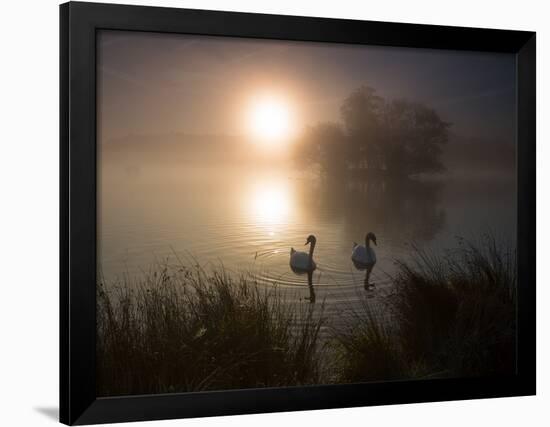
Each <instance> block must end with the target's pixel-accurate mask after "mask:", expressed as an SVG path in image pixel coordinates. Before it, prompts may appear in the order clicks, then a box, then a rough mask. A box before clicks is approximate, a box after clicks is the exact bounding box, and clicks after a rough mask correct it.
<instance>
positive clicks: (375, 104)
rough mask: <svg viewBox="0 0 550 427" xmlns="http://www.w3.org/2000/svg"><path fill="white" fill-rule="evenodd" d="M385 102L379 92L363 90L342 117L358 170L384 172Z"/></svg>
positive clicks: (356, 93)
mask: <svg viewBox="0 0 550 427" xmlns="http://www.w3.org/2000/svg"><path fill="white" fill-rule="evenodd" d="M384 107H385V102H384V99H383V98H382V97H380V96H378V95H376V90H375V89H373V88H371V87H369V86H362V87H360V88H358V89H357V90H355V91H354V92H353V93H352V94H351V95H350V96H348V97H347V98H346V99H345V100H344V103H343V104H342V107H341V108H340V114H341V116H342V121H343V124H344V129H345V132H346V135H347V136H348V137H349V139H348V143H349V145H350V148H351V149H350V150H349V153H350V154H351V155H352V157H351V158H350V159H349V160H350V163H351V166H352V167H354V168H357V169H371V170H373V169H381V162H382V158H381V151H380V139H381V136H382V134H383V120H384V117H383V116H384Z"/></svg>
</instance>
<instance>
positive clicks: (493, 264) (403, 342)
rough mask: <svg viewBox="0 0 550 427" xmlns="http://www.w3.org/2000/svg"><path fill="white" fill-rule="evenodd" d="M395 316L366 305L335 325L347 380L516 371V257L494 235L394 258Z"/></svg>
mask: <svg viewBox="0 0 550 427" xmlns="http://www.w3.org/2000/svg"><path fill="white" fill-rule="evenodd" d="M397 266H398V273H397V274H396V275H395V277H394V278H393V281H394V285H395V286H396V292H395V296H394V299H393V300H392V302H391V311H392V316H391V323H390V324H389V325H388V324H386V323H384V322H385V321H384V320H381V319H380V318H379V317H375V316H373V315H372V314H371V312H370V311H369V310H370V309H369V307H368V304H367V305H366V306H365V308H364V309H363V310H362V313H361V312H360V313H358V314H356V316H355V324H354V326H353V327H351V328H348V330H344V331H342V330H340V331H336V332H335V339H336V341H337V343H338V344H339V349H340V357H341V359H342V360H344V361H346V362H345V363H344V364H343V365H342V366H343V371H342V372H343V374H342V378H343V380H345V381H368V380H378V379H395V378H426V377H452V376H486V375H497V374H511V373H513V372H514V370H515V360H516V353H515V350H516V349H515V345H516V321H515V319H516V256H515V251H513V250H511V249H509V248H507V247H506V246H504V245H499V244H498V243H497V241H496V239H495V238H494V237H493V236H484V237H483V238H482V239H481V240H480V241H478V242H470V241H466V240H464V239H459V245H458V248H456V249H454V250H452V251H448V252H447V253H446V254H444V255H434V254H431V253H429V252H427V251H424V250H422V249H419V248H415V250H414V253H413V256H412V258H411V260H409V261H400V262H398V263H397Z"/></svg>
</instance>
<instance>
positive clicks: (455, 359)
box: [95, 29, 518, 397]
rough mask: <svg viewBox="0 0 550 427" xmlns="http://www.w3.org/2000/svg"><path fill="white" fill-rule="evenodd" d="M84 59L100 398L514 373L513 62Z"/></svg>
mask: <svg viewBox="0 0 550 427" xmlns="http://www.w3.org/2000/svg"><path fill="white" fill-rule="evenodd" d="M96 49H97V53H96V55H97V56H96V60H97V64H96V96H97V98H96V113H95V114H96V120H97V122H96V124H97V127H96V144H97V153H96V159H97V283H96V359H95V360H96V388H97V396H98V397H112V396H130V395H147V394H164V393H188V392H202V391H219V390H238V389H256V388H272V387H276V388H280V387H296V386H298V387H303V386H309V385H331V384H355V383H369V382H386V381H414V380H426V379H440V378H443V379H449V378H482V377H504V376H512V375H514V374H515V373H516V369H517V325H516V323H517V322H516V319H517V292H516V290H517V270H518V265H517V256H516V255H517V254H516V252H517V241H516V240H517V234H518V233H517V224H518V196H517V194H518V188H517V173H518V172H517V157H518V156H517V151H516V149H517V130H518V123H517V108H518V107H517V104H518V99H517V96H518V95H517V93H518V92H517V90H518V88H517V73H518V71H517V56H516V54H514V53H499V52H487V51H485V52H483V51H469V50H451V49H445V50H443V49H427V48H412V47H393V46H376V45H361V44H346V43H329V42H311V41H292V40H277V39H260V38H242V37H220V36H212V35H194V34H176V33H154V32H147V31H139V32H138V31H117V30H107V29H102V30H98V32H97V37H96Z"/></svg>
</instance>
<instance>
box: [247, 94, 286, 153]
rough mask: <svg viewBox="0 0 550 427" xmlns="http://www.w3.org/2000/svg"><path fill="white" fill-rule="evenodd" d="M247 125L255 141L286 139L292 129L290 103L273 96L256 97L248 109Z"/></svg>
mask: <svg viewBox="0 0 550 427" xmlns="http://www.w3.org/2000/svg"><path fill="white" fill-rule="evenodd" d="M248 126H249V130H250V132H251V134H252V137H253V138H254V140H255V141H258V142H263V143H269V144H272V143H275V142H284V141H288V140H289V139H290V137H291V136H292V133H293V130H294V129H293V120H292V113H291V109H290V105H289V104H288V103H287V102H285V100H284V99H282V98H279V97H275V96H264V97H261V98H257V99H255V100H254V102H253V103H252V105H251V107H250V110H249V116H248Z"/></svg>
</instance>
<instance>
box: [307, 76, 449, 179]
mask: <svg viewBox="0 0 550 427" xmlns="http://www.w3.org/2000/svg"><path fill="white" fill-rule="evenodd" d="M340 113H341V118H342V125H339V124H337V123H321V124H318V125H316V126H313V127H310V128H308V130H307V131H306V132H305V135H304V138H303V140H302V144H300V145H299V156H300V157H301V158H302V160H303V161H306V162H309V163H316V164H318V165H319V166H320V170H321V172H322V173H323V174H325V175H327V176H338V177H342V176H346V175H347V174H348V173H350V172H351V169H354V170H355V171H356V172H360V174H356V175H357V176H361V175H362V176H373V175H384V176H386V177H391V178H406V177H409V176H411V175H414V174H420V173H436V172H441V171H443V170H444V169H445V167H444V165H443V163H442V162H441V154H442V146H443V145H444V144H445V143H446V142H447V141H448V139H449V127H450V124H449V123H447V122H444V121H443V120H442V119H441V118H440V117H439V115H438V114H437V112H436V111H435V110H434V109H432V108H430V107H428V106H426V105H424V104H421V103H418V102H411V101H407V100H405V99H398V100H393V101H386V100H384V98H382V97H381V96H379V95H377V94H376V91H375V90H374V89H373V88H371V87H369V86H362V87H360V88H358V89H357V90H355V91H354V92H353V93H352V94H351V95H350V96H348V97H347V98H346V99H345V100H344V103H343V104H342V107H341V109H340ZM361 172H368V173H364V174H363V173H361Z"/></svg>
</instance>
